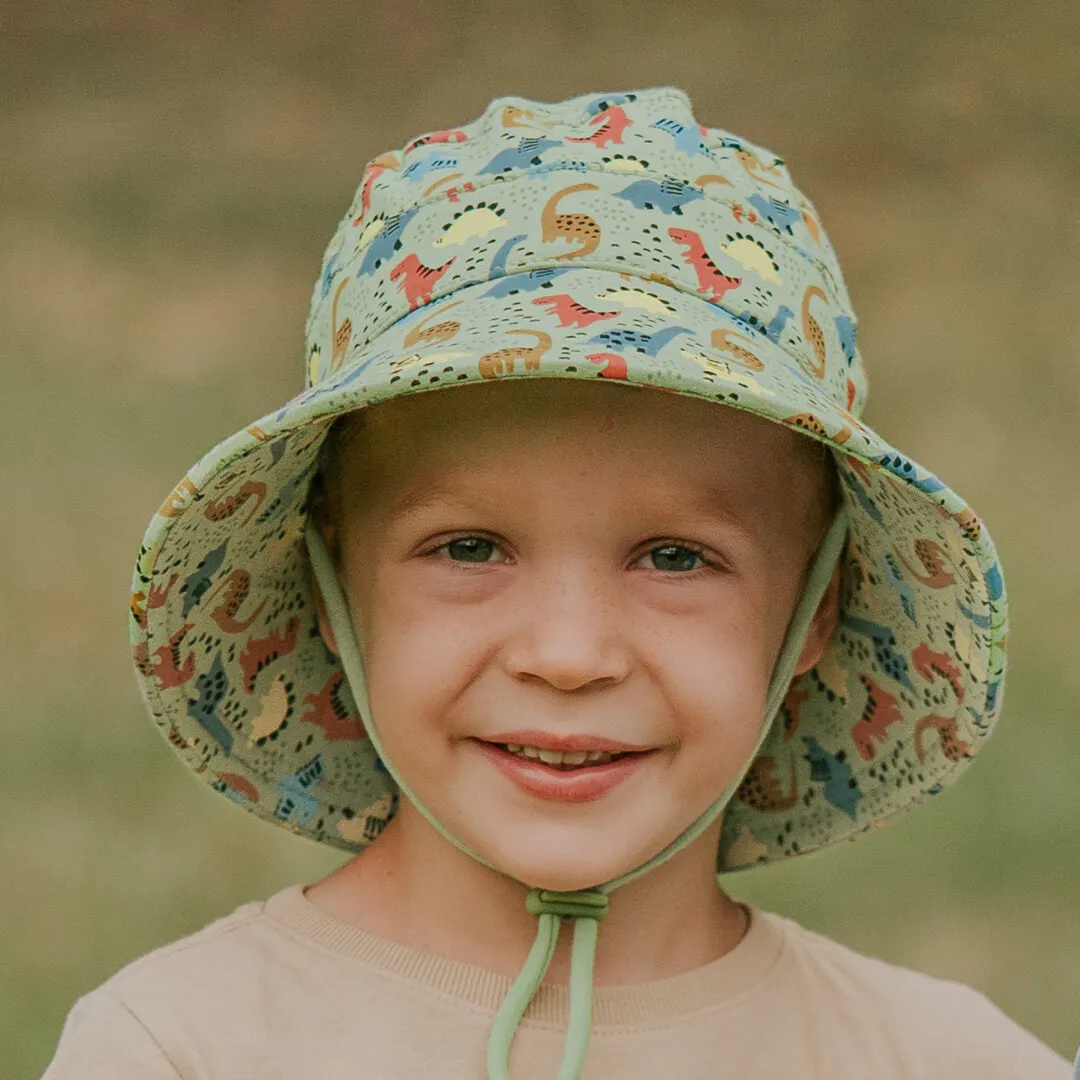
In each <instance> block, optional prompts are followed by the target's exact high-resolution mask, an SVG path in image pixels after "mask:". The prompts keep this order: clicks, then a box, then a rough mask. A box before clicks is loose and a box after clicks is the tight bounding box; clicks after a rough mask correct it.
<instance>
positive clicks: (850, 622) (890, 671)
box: [840, 611, 916, 694]
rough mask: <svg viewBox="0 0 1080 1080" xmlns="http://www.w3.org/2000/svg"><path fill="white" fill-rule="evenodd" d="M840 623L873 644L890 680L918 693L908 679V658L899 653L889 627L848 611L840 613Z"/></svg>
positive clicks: (879, 661)
mask: <svg viewBox="0 0 1080 1080" xmlns="http://www.w3.org/2000/svg"><path fill="white" fill-rule="evenodd" d="M840 622H841V624H842V625H844V626H846V627H847V628H848V629H849V630H853V631H854V632H855V633H856V634H861V635H862V636H863V637H867V638H869V639H870V640H871V642H873V645H874V656H875V657H876V658H877V662H878V663H879V664H880V665H881V670H882V671H883V672H885V674H886V675H888V676H889V678H890V679H893V680H894V681H895V682H898V683H899V684H900V685H901V686H902V687H904V689H905V690H910V691H911V693H913V694H914V693H915V692H916V691H915V687H914V686H913V685H912V683H911V679H909V678H908V662H907V657H906V656H904V654H903V653H900V652H897V649H896V636H895V635H894V634H893V632H892V630H890V629H889V627H887V626H881V625H879V624H878V623H876V622H871V621H870V620H869V619H862V618H860V617H859V616H858V615H852V614H850V613H849V612H846V611H844V612H841V613H840Z"/></svg>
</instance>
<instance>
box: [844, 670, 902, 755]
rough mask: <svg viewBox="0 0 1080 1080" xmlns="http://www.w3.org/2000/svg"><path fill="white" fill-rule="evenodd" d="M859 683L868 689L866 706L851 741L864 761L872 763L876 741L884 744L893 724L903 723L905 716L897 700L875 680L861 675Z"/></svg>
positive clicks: (853, 731) (854, 728)
mask: <svg viewBox="0 0 1080 1080" xmlns="http://www.w3.org/2000/svg"><path fill="white" fill-rule="evenodd" d="M859 682H861V683H862V684H863V686H864V687H865V688H866V705H865V706H864V708H863V711H862V716H860V717H859V719H858V720H856V721H855V725H854V727H852V729H851V741H852V742H853V743H854V744H855V748H856V749H857V750H858V751H859V753H860V754H861V755H862V757H863V760H864V761H870V760H871V759H872V758H873V756H874V752H875V750H876V747H875V746H874V740H875V739H876V740H878V741H879V742H884V741H885V733H886V731H888V730H889V728H890V727H892V725H893V724H899V723H901V722H902V721H903V719H904V714H903V713H902V712H901V711H900V705H899V703H898V702H897V700H896V698H894V697H893V696H892V694H887V693H886V692H885V691H884V690H882V689H881V687H880V686H878V684H877V683H876V682H874V680H873V679H868V678H867V677H866V676H865V675H860V676H859Z"/></svg>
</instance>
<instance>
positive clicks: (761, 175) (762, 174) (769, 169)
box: [735, 147, 784, 187]
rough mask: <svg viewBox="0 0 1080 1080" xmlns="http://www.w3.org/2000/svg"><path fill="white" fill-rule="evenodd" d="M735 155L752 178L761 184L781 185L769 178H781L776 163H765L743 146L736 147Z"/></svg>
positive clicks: (782, 174) (781, 174)
mask: <svg viewBox="0 0 1080 1080" xmlns="http://www.w3.org/2000/svg"><path fill="white" fill-rule="evenodd" d="M735 157H736V159H737V161H738V162H739V164H740V165H741V166H742V167H743V168H744V169H745V170H746V173H747V175H748V176H749V177H750V178H751V179H752V180H756V181H758V182H759V183H761V184H767V185H768V186H769V187H781V186H782V185H780V184H777V183H774V182H773V181H772V180H770V179H769V177H770V176H775V177H778V178H780V179H783V176H784V173H783V170H782V169H781V168H780V167H779V166H778V165H766V164H765V163H764V162H763V161H762V160H761V158H759V157H758V156H757V154H754V153H752V152H751V151H749V150H747V149H746V148H745V147H742V148H740V149H737V150H736V151H735Z"/></svg>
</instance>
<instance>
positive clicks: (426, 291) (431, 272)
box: [390, 251, 455, 311]
mask: <svg viewBox="0 0 1080 1080" xmlns="http://www.w3.org/2000/svg"><path fill="white" fill-rule="evenodd" d="M454 258H455V256H451V257H450V258H449V259H447V260H446V262H444V263H443V264H442V266H425V265H424V264H423V263H422V262H421V261H420V259H419V258H418V257H417V254H416V252H415V251H410V252H409V254H408V255H406V256H405V258H404V259H402V260H401V262H399V263H398V264H397V266H395V267H393V268H392V269H391V271H390V280H391V281H396V282H397V283H398V288H399V289H400V290H401V291H402V292H404V293H405V296H406V298H407V299H408V301H409V310H410V311H415V310H416V309H417V308H418V307H420V306H421V305H422V304H429V303H431V290H432V289H433V288H434V287H435V285H436V284H437V283H438V281H439V278H441V277H442V276H443V274H445V273H446V271H447V270H449V269H450V265H451V263H453V261H454Z"/></svg>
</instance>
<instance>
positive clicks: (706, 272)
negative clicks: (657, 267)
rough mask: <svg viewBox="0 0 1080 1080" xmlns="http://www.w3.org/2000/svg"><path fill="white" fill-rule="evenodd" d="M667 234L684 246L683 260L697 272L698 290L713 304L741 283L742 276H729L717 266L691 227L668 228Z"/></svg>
mask: <svg viewBox="0 0 1080 1080" xmlns="http://www.w3.org/2000/svg"><path fill="white" fill-rule="evenodd" d="M668 236H670V237H671V239H672V240H674V241H675V243H676V244H682V245H683V246H684V247H685V248H686V252H685V253H684V254H683V261H684V262H686V263H688V264H689V265H690V266H692V267H693V268H694V272H695V273H696V274H697V279H698V292H700V293H705V294H706V297H707V299H709V300H710V301H712V302H713V303H714V304H715V303H718V302H719V301H720V300H721V299H723V296H724V293H726V292H728V291H729V290H731V289H736V288H738V287H739V286H740V285H741V284H742V278H737V277H730V276H729V275H727V274H725V273H723V272H722V271H721V270H720V269H719V268H718V267H717V265H716V263H714V262H713V261H712V259H710V258H709V255H708V253H707V252H706V251H705V244H704V243H703V242H702V239H701V237H700V236H698V234H697V233H696V232H694V231H693V230H692V229H668Z"/></svg>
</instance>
